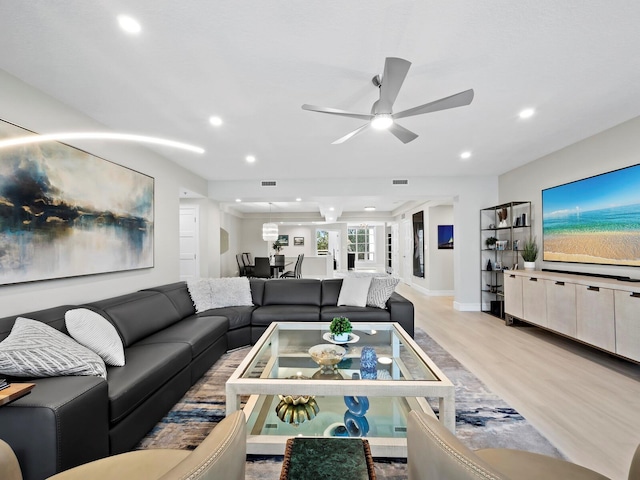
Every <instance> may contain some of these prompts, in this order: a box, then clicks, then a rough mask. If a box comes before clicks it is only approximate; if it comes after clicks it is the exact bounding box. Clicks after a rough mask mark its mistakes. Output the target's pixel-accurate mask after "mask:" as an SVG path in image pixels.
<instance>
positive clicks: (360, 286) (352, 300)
mask: <svg viewBox="0 0 640 480" xmlns="http://www.w3.org/2000/svg"><path fill="white" fill-rule="evenodd" d="M370 286H371V277H360V278H358V277H347V278H344V279H343V280H342V287H341V288H340V295H338V303H337V305H350V306H354V307H366V306H367V294H368V293H369V287H370Z"/></svg>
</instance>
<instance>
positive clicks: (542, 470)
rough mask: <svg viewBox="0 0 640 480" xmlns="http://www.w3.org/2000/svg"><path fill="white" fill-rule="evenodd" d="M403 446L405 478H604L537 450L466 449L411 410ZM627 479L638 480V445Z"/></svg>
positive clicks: (433, 422) (429, 419) (433, 420)
mask: <svg viewBox="0 0 640 480" xmlns="http://www.w3.org/2000/svg"><path fill="white" fill-rule="evenodd" d="M407 449H408V456H407V466H408V469H409V480H427V479H430V480H431V479H446V480H469V479H475V480H477V479H483V480H540V479H545V480H555V479H557V480H607V477H605V476H603V475H600V474H599V473H596V472H594V471H593V470H589V469H588V468H584V467H581V466H579V465H576V464H574V463H571V462H566V461H564V460H558V459H557V458H552V457H548V456H546V455H540V454H537V453H530V452H524V451H521V450H510V449H506V448H487V449H482V450H476V451H473V450H470V449H469V448H467V447H466V446H465V445H463V444H462V442H460V440H458V439H457V438H456V436H455V435H453V434H452V433H451V432H450V431H449V430H447V429H446V428H445V427H443V426H442V424H441V423H440V422H439V421H438V420H437V419H436V418H434V417H432V416H430V415H427V414H424V413H418V412H415V411H413V412H411V413H410V416H409V424H408V428H407ZM629 480H640V446H639V447H638V449H637V450H636V453H635V455H634V457H633V460H632V462H631V468H630V471H629Z"/></svg>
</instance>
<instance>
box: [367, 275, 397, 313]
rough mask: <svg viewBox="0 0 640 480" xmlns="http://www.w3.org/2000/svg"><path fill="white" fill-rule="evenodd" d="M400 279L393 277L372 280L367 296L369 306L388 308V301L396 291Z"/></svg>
mask: <svg viewBox="0 0 640 480" xmlns="http://www.w3.org/2000/svg"><path fill="white" fill-rule="evenodd" d="M399 282H400V279H398V278H393V277H375V278H372V279H371V286H370V287H369V293H368V294H367V306H368V307H377V308H387V300H389V297H391V294H392V293H393V292H394V291H395V289H396V286H397V285H398V283H399Z"/></svg>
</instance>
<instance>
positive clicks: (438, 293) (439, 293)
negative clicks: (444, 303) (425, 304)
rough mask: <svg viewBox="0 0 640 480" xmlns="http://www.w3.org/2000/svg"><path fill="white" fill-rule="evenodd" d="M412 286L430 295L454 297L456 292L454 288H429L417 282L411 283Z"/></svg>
mask: <svg viewBox="0 0 640 480" xmlns="http://www.w3.org/2000/svg"><path fill="white" fill-rule="evenodd" d="M411 288H413V289H414V290H417V291H418V292H420V293H422V294H423V295H427V296H429V297H453V295H454V294H455V292H454V291H453V290H429V289H426V288H422V287H420V286H419V285H415V284H414V285H411Z"/></svg>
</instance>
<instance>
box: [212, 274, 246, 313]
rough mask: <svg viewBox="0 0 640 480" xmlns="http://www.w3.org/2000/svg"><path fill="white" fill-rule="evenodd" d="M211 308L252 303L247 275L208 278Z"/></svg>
mask: <svg viewBox="0 0 640 480" xmlns="http://www.w3.org/2000/svg"><path fill="white" fill-rule="evenodd" d="M209 285H210V286H211V303H212V305H213V306H212V307H211V308H222V307H239V306H251V305H253V298H252V297H251V284H250V283H249V279H248V278H247V277H229V278H210V279H209Z"/></svg>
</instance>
